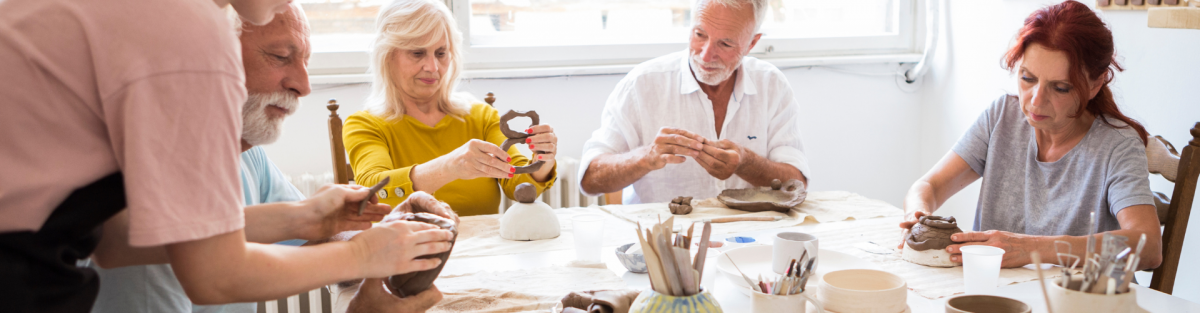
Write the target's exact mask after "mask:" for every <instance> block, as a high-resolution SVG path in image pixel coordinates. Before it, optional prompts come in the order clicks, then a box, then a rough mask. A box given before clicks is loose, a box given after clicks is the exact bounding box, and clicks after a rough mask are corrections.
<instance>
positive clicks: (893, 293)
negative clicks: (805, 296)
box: [817, 269, 908, 313]
mask: <svg viewBox="0 0 1200 313" xmlns="http://www.w3.org/2000/svg"><path fill="white" fill-rule="evenodd" d="M819 286H820V287H819V288H817V300H818V301H820V302H821V304H824V305H825V310H827V311H829V312H843V313H846V312H870V313H900V312H904V311H905V310H907V309H908V303H907V302H906V300H907V299H908V284H907V283H905V282H904V279H903V278H900V276H896V274H892V273H888V272H884V271H880V270H867V269H852V270H840V271H833V272H829V273H826V274H825V275H824V276H823V277H821V283H820V285H819Z"/></svg>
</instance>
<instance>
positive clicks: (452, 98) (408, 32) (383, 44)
mask: <svg viewBox="0 0 1200 313" xmlns="http://www.w3.org/2000/svg"><path fill="white" fill-rule="evenodd" d="M375 23H376V25H378V27H379V29H378V32H377V33H376V36H375V43H374V47H373V48H372V50H371V75H372V76H374V79H373V80H372V82H371V95H370V96H369V97H367V103H366V105H365V107H366V109H367V112H370V113H371V114H374V115H376V116H379V117H383V118H385V119H393V118H399V117H401V116H403V115H404V104H403V103H402V102H403V100H402V99H401V94H400V93H401V92H402V91H401V90H400V87H399V86H396V81H398V80H399V79H400V78H399V77H395V76H396V75H397V74H396V73H395V72H396V66H395V64H394V63H395V62H394V61H393V60H394V59H395V58H393V57H392V56H393V55H394V54H395V53H396V52H397V51H401V50H410V49H418V48H427V47H430V46H432V45H434V44H435V43H436V42H437V41H439V40H442V39H445V40H446V41H447V45H448V46H447V47H446V48H447V49H446V50H447V53H449V56H448V58H449V59H450V65H449V66H448V68H447V69H446V75H443V76H442V79H441V81H440V82H439V84H441V86H440V87H441V88H440V89H439V90H438V92H437V98H438V100H437V101H438V104H437V105H438V109H439V110H441V111H442V112H444V113H446V114H449V115H451V116H454V117H463V116H466V115H467V114H469V113H470V99H468V97H465V96H463V95H461V94H456V93H454V89H455V86H456V85H457V84H458V77H459V75H460V74H462V68H463V59H462V33H461V32H459V31H458V26H457V23H455V22H454V15H452V14H451V13H450V8H447V7H446V4H445V3H443V2H442V0H397V1H394V2H392V3H390V4H388V5H387V6H385V7H384V8H382V9H381V10H380V11H379V17H378V18H376V19H375Z"/></svg>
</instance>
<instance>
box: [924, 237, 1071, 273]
mask: <svg viewBox="0 0 1200 313" xmlns="http://www.w3.org/2000/svg"><path fill="white" fill-rule="evenodd" d="M1038 237H1039V236H1032V235H1025V234H1016V233H1010V232H1006V231H998V230H989V231H982V232H963V233H958V234H954V235H952V236H951V237H950V239H952V240H954V241H955V242H963V244H954V245H950V246H948V247H946V251H948V252H950V253H951V256H950V260H951V261H954V262H955V263H962V247H963V246H971V245H987V246H993V247H997V248H1000V249H1004V259H1003V260H1002V261H1000V267H1002V268H1010V267H1018V266H1025V265H1026V264H1030V263H1033V259H1032V258H1031V257H1030V254H1031V252H1033V251H1042V252H1040V253H1041V255H1053V254H1052V253H1054V242H1053V241H1052V240H1049V239H1047V240H1041V241H1044V242H1046V243H1048V244H1049V246H1048V247H1044V248H1045V249H1041V248H1043V247H1040V246H1038V243H1039V240H1038V239H1039V238H1038ZM1039 249H1040V250H1039ZM1043 250H1044V251H1043ZM1043 260H1044V259H1043Z"/></svg>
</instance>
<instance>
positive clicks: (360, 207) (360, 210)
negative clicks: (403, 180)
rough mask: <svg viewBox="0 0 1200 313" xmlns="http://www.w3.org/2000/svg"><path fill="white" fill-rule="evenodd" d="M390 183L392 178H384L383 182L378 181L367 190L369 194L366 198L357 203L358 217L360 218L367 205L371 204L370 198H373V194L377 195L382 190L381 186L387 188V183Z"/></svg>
mask: <svg viewBox="0 0 1200 313" xmlns="http://www.w3.org/2000/svg"><path fill="white" fill-rule="evenodd" d="M390 181H392V177H391V176H385V177H383V180H380V181H379V182H378V183H376V184H375V186H371V189H369V190H370V194H368V195H367V198H366V199H363V200H362V201H359V202H358V216H362V214H363V210H366V209H367V203H371V198H374V197H375V193H378V192H379V190H380V189H383V186H387V184H388V182H390Z"/></svg>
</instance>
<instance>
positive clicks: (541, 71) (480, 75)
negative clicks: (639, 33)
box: [309, 53, 921, 85]
mask: <svg viewBox="0 0 1200 313" xmlns="http://www.w3.org/2000/svg"><path fill="white" fill-rule="evenodd" d="M761 59H762V60H764V61H767V62H770V63H771V64H774V65H775V66H776V67H779V68H789V67H801V66H826V65H848V64H877V63H916V62H919V61H920V60H921V54H920V53H904V54H878V55H856V56H822V57H799V58H761ZM634 66H637V64H622V65H601V66H566V67H533V68H508V69H478V70H470V69H468V70H466V71H464V72H463V75H462V78H465V79H515V78H543V77H561V76H590V75H618V74H625V73H629V71H630V70H632V69H633V67H634ZM369 82H371V75H370V74H367V73H359V74H324V75H312V76H310V77H309V83H310V84H313V85H342V84H362V83H369Z"/></svg>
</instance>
